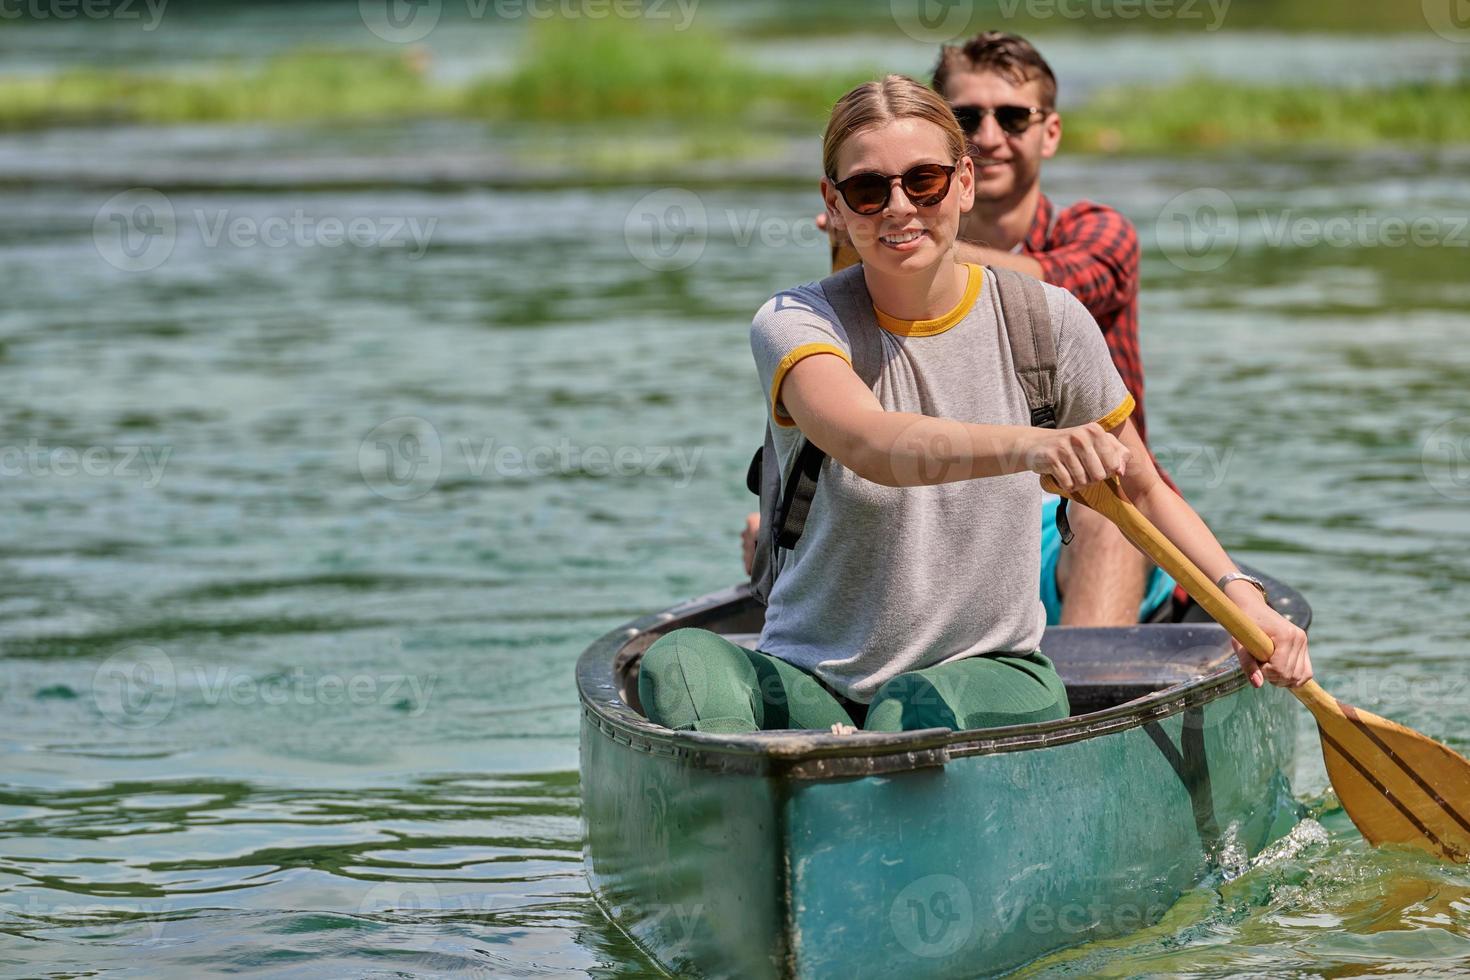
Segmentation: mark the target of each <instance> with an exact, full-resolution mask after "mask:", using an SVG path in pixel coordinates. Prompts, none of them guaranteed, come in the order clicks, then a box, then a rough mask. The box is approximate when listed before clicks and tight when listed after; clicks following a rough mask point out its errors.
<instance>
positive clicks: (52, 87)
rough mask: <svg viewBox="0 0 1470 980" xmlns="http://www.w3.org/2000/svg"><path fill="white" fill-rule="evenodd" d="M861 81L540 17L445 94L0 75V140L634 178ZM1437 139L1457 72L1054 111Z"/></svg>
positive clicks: (1146, 146)
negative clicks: (253, 135) (518, 155)
mask: <svg viewBox="0 0 1470 980" xmlns="http://www.w3.org/2000/svg"><path fill="white" fill-rule="evenodd" d="M871 77H873V75H872V74H869V73H859V74H852V75H823V76H813V75H792V74H783V73H779V72H771V71H766V70H762V69H760V68H757V67H755V66H752V65H749V64H746V63H744V62H741V61H740V60H738V59H737V58H735V57H734V56H732V55H731V54H730V52H729V50H728V49H727V48H726V47H725V46H724V45H722V44H721V43H720V42H719V40H718V39H716V38H714V37H712V36H709V35H702V34H699V33H697V32H694V31H690V32H683V33H673V32H670V31H668V30H667V29H662V30H660V29H655V28H650V27H649V26H648V25H646V24H640V23H633V22H622V21H589V20H582V21H577V22H573V21H549V22H543V23H539V24H537V25H535V26H534V28H533V29H532V31H531V33H530V35H529V36H528V43H527V46H526V49H525V53H524V55H523V57H522V58H521V61H520V63H519V64H518V65H517V66H516V67H515V69H513V70H512V71H511V72H510V73H509V74H507V75H502V76H487V77H484V78H481V79H478V80H475V81H473V82H470V83H468V84H464V85H460V86H455V87H450V86H440V85H436V84H434V83H432V82H431V81H429V80H428V79H427V78H426V77H425V75H424V73H423V72H422V70H421V65H420V64H419V63H418V62H417V61H416V55H415V52H414V50H413V49H409V50H408V51H407V52H395V53H390V54H365V53H362V52H355V51H353V52H347V51H320V50H304V51H299V52H295V53H292V54H289V55H285V56H282V57H278V58H275V59H272V60H270V61H267V62H266V63H264V64H262V65H257V66H251V67H245V66H240V65H224V66H220V67H219V68H217V69H216V70H214V71H212V72H209V73H206V74H193V75H177V74H175V75H146V74H139V73H132V72H125V71H115V70H88V71H77V72H69V73H65V74H60V75H55V76H49V77H46V76H43V77H33V76H27V77H18V78H3V77H0V129H30V128H40V127H45V126H52V125H67V124H83V123H87V124H91V123H109V122H112V123H149V124H171V123H191V122H193V123H197V122H216V121H218V122H235V121H258V122H284V123H293V122H307V121H316V122H332V121H344V122H351V121H360V120H364V119H403V118H420V117H426V116H452V117H459V118H466V119H477V120H484V121H487V122H521V123H545V124H547V127H546V128H547V130H548V136H549V137H550V138H549V139H547V140H546V145H547V146H548V147H551V148H558V147H559V149H555V152H556V153H557V154H558V155H561V154H563V151H565V150H566V148H567V147H572V148H574V150H575V151H576V152H580V153H581V155H582V156H583V157H584V159H585V158H587V157H588V155H589V154H593V155H598V156H599V158H600V159H602V160H604V162H605V163H608V164H609V165H613V164H618V163H620V162H621V163H623V164H626V166H630V167H633V168H634V169H637V168H639V167H643V166H645V163H646V161H647V160H649V159H651V158H657V159H659V160H662V161H664V162H665V163H677V162H680V161H684V160H690V159H709V158H712V157H718V156H732V157H734V156H750V155H753V154H755V153H757V152H766V150H768V149H769V147H770V145H771V141H772V140H773V139H779V138H780V137H781V136H783V135H790V134H793V133H801V134H809V135H815V134H816V133H817V132H820V130H821V127H822V125H823V123H824V121H825V119H826V114H827V111H828V110H829V108H830V107H831V105H832V103H833V102H834V101H835V100H836V98H837V96H839V95H840V94H841V93H842V92H844V91H846V90H847V89H848V88H850V87H851V86H852V85H854V84H856V83H857V82H859V81H862V80H864V79H866V78H871ZM584 138H585V139H586V142H582V143H580V144H579V140H583V139H584ZM1452 143H1458V144H1470V76H1467V77H1466V78H1462V79H1461V80H1459V81H1455V82H1446V83H1437V84H1404V85H1399V86H1396V87H1392V88H1386V89H1368V90H1353V89H1334V88H1322V87H1314V88H1307V87H1293V86H1253V85H1245V84H1236V83H1222V82H1218V81H1212V80H1205V79H1201V80H1191V81H1185V82H1180V83H1177V84H1171V85H1168V86H1163V87H1147V86H1139V87H1132V88H1125V89H1117V90H1114V91H1111V92H1105V93H1103V94H1102V95H1101V96H1099V97H1098V98H1096V99H1095V100H1094V101H1093V102H1091V103H1090V104H1088V105H1087V106H1084V107H1082V108H1080V109H1076V110H1073V111H1071V112H1069V113H1068V114H1067V117H1066V146H1067V149H1068V150H1069V152H1104V153H1106V152H1125V153H1154V154H1158V153H1175V152H1188V151H1191V150H1214V149H1219V148H1233V147H1242V148H1248V147H1283V146H1299V145H1329V146H1363V145H1371V144H1407V145H1436V144H1452ZM527 153H529V154H530V155H529V156H527V159H530V158H531V156H534V153H535V151H534V149H533V150H530V151H527ZM523 155H526V154H523Z"/></svg>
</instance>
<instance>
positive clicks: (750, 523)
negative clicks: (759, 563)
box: [740, 514, 761, 575]
mask: <svg viewBox="0 0 1470 980" xmlns="http://www.w3.org/2000/svg"><path fill="white" fill-rule="evenodd" d="M760 531H761V515H759V514H746V515H745V526H744V527H743V528H741V529H740V554H741V556H742V557H744V559H745V574H746V575H749V574H750V569H751V566H752V565H754V564H755V539H756V536H757V535H758V534H760Z"/></svg>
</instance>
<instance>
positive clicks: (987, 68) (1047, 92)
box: [930, 31, 1057, 109]
mask: <svg viewBox="0 0 1470 980" xmlns="http://www.w3.org/2000/svg"><path fill="white" fill-rule="evenodd" d="M983 72H994V73H995V74H997V75H1000V76H1001V77H1002V78H1005V79H1006V80H1008V81H1009V82H1010V83H1011V84H1013V85H1025V84H1026V83H1027V82H1030V81H1034V80H1036V79H1040V80H1041V101H1042V106H1041V107H1042V108H1043V109H1054V108H1056V104H1057V76H1055V75H1053V74H1052V71H1051V65H1048V64H1047V63H1046V59H1045V58H1043V57H1042V56H1041V53H1040V52H1039V51H1037V50H1036V49H1035V48H1033V47H1032V46H1031V42H1030V41H1028V40H1026V39H1025V38H1024V37H1020V36H1019V35H1016V34H1005V33H1002V32H1001V31H983V32H981V33H979V34H976V35H975V36H974V37H972V38H970V39H969V40H968V41H966V42H964V43H963V44H947V45H945V46H944V47H943V48H941V49H940V51H939V63H938V64H937V65H935V66H934V77H933V79H932V80H931V82H930V84H931V85H933V87H934V91H936V92H938V93H939V94H940V95H943V94H944V87H945V85H946V84H947V83H948V82H949V79H950V76H951V75H955V74H964V73H971V74H979V73H983Z"/></svg>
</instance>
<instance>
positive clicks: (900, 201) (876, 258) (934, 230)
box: [822, 117, 975, 275]
mask: <svg viewBox="0 0 1470 980" xmlns="http://www.w3.org/2000/svg"><path fill="white" fill-rule="evenodd" d="M926 163H927V164H940V165H942V166H954V167H955V172H954V177H953V179H952V180H951V181H950V186H949V193H947V194H946V195H945V196H944V198H943V199H942V200H941V201H939V202H938V203H937V204H933V205H931V206H928V207H921V206H919V205H916V204H914V202H913V201H911V200H910V199H909V196H908V194H906V193H905V192H904V189H903V184H902V181H899V180H893V181H890V183H889V195H888V203H887V205H885V206H884V208H883V210H881V211H879V212H878V213H877V214H872V215H863V214H858V213H857V212H855V211H853V210H852V208H850V207H848V205H847V202H846V201H845V200H844V199H843V197H842V194H841V193H840V192H839V191H838V190H837V188H836V186H834V185H835V183H836V181H842V180H845V179H847V178H848V177H851V176H852V175H853V174H860V173H879V174H885V175H890V176H895V177H896V176H897V175H899V174H902V173H905V172H906V171H908V170H909V169H911V168H913V167H916V166H919V165H920V164H926ZM836 181H834V180H832V179H831V178H829V177H823V178H822V199H823V200H824V201H825V202H826V205H827V216H828V220H829V221H831V222H832V223H833V224H834V225H835V226H836V227H838V228H841V229H845V230H846V231H847V233H848V235H849V236H850V237H851V238H852V242H853V246H854V247H855V248H856V249H857V252H858V255H860V256H862V260H863V264H864V265H866V266H867V267H868V268H869V269H871V270H873V271H876V272H883V273H887V274H889V275H906V274H912V273H916V272H919V271H921V270H925V269H928V268H930V267H932V266H933V265H934V264H935V263H937V262H939V261H940V260H942V259H945V258H946V257H948V256H949V255H950V252H951V250H952V249H953V248H954V242H955V237H956V235H957V234H958V233H959V227H960V215H961V214H963V213H964V212H966V211H968V210H969V209H970V206H971V204H973V203H974V199H975V195H974V191H975V174H974V168H973V167H972V165H971V164H970V161H969V159H968V158H965V159H961V160H959V161H956V160H955V159H954V155H953V153H952V152H951V151H950V149H949V139H948V137H947V135H946V134H945V132H944V130H942V129H940V128H939V127H938V126H936V125H935V124H934V123H932V122H929V121H928V120H925V119H918V118H914V117H906V118H901V119H895V120H891V121H889V122H885V123H882V124H880V125H877V126H873V127H870V128H868V129H863V130H860V131H858V132H856V133H853V134H852V135H851V136H849V137H847V139H846V141H845V142H844V143H843V144H842V148H841V150H840V151H839V152H838V155H837V167H836Z"/></svg>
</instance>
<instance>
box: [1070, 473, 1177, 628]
mask: <svg viewBox="0 0 1470 980" xmlns="http://www.w3.org/2000/svg"><path fill="white" fill-rule="evenodd" d="M1061 500H1062V498H1060V497H1054V496H1052V495H1051V494H1047V495H1046V497H1045V499H1044V500H1043V502H1042V505H1041V601H1042V603H1043V604H1044V605H1045V606H1046V625H1048V626H1055V625H1057V624H1058V623H1060V622H1061V621H1062V599H1061V597H1060V596H1058V595H1057V561H1058V559H1059V558H1061V554H1062V535H1061V532H1059V531H1058V530H1057V504H1059V503H1061ZM1173 594H1174V580H1173V579H1172V578H1170V577H1169V573H1168V572H1166V571H1164V570H1163V569H1162V568H1159V567H1157V566H1155V567H1154V571H1153V574H1152V575H1150V576H1149V580H1148V592H1147V594H1145V595H1144V597H1143V602H1142V603H1141V604H1140V605H1139V607H1138V621H1139V622H1140V623H1141V622H1144V621H1146V620H1147V619H1148V618H1149V617H1150V616H1152V615H1153V614H1154V613H1156V612H1158V610H1159V607H1160V606H1162V605H1163V604H1164V603H1166V602H1168V601H1169V597H1170V596H1171V595H1173Z"/></svg>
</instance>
